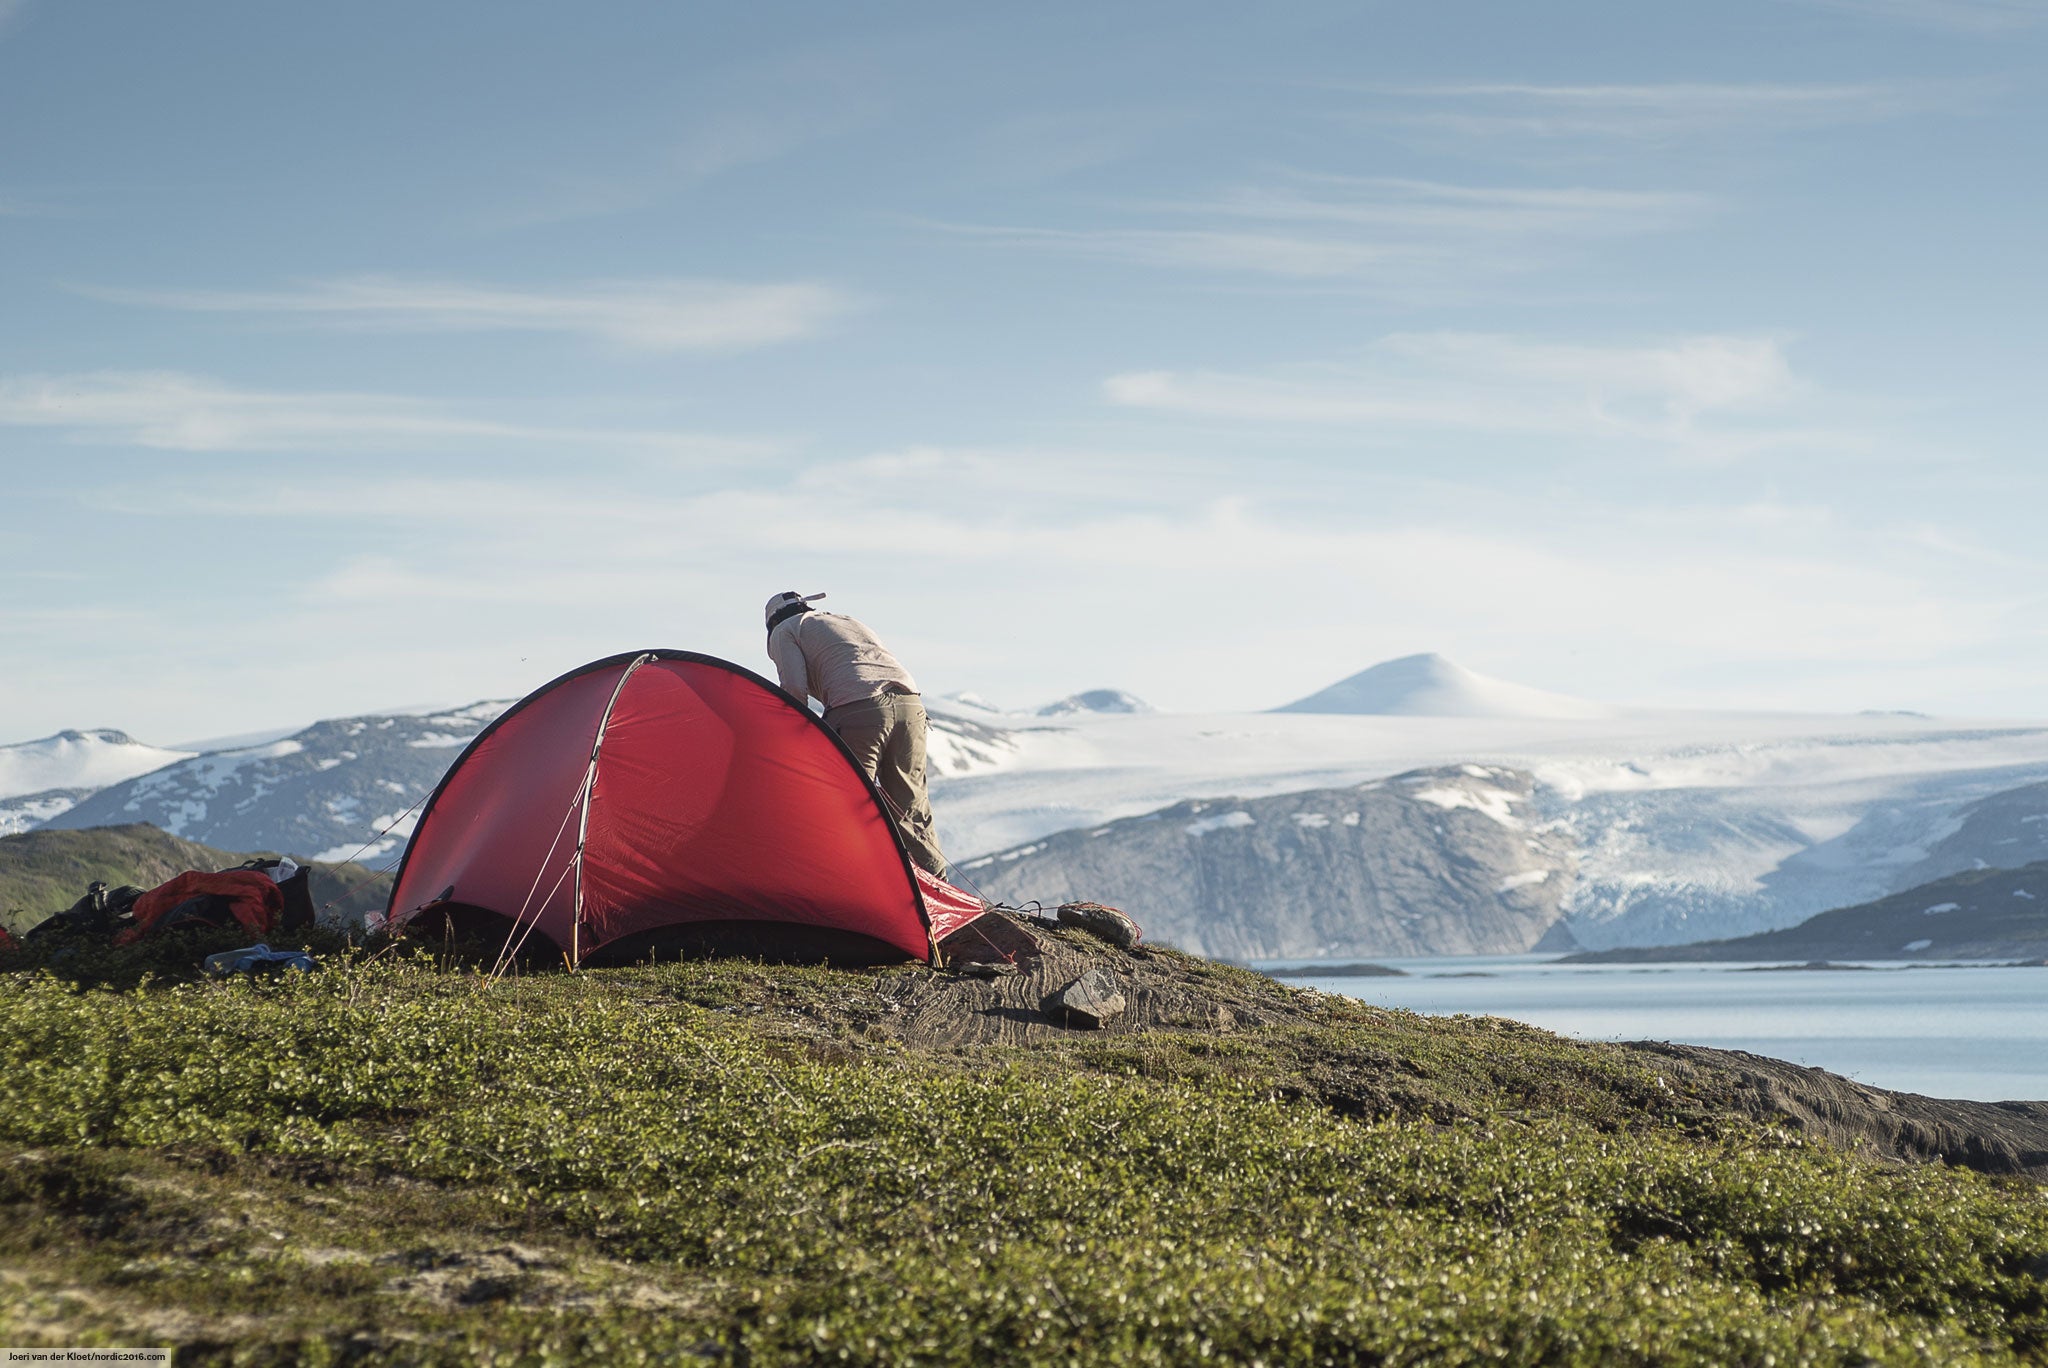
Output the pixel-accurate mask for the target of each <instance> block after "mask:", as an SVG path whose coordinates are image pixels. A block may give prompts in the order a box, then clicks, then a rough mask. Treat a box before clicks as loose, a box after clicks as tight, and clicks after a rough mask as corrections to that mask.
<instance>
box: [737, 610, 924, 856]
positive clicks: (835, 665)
mask: <svg viewBox="0 0 2048 1368" xmlns="http://www.w3.org/2000/svg"><path fill="white" fill-rule="evenodd" d="M823 597H825V596H824V595H823V594H798V593H796V592H794V591H790V592H786V593H781V594H777V595H775V597H773V598H771V599H769V600H768V610H767V615H768V658H769V659H770V660H772V661H774V662H775V677H776V679H777V680H778V681H779V682H780V683H781V685H782V688H783V691H784V692H785V693H787V694H789V696H790V697H792V698H794V699H796V700H797V701H798V702H799V703H802V702H804V701H805V700H806V699H809V698H815V699H817V700H818V701H819V702H820V703H823V704H824V705H825V724H826V725H827V726H829V727H831V728H832V730H833V731H835V732H837V733H839V739H840V740H842V741H844V742H845V743H846V748H847V749H848V750H850V751H852V752H853V758H854V759H856V760H858V761H859V762H860V767H861V768H862V769H863V770H865V771H866V772H867V776H868V778H869V780H871V781H872V782H873V783H874V785H875V787H876V788H878V789H880V790H881V791H882V796H883V797H884V798H886V799H888V801H889V807H890V809H891V816H892V817H893V818H894V820H895V823H896V830H897V831H898V832H899V833H901V835H902V837H903V844H904V846H905V848H907V849H908V850H909V851H910V858H911V859H913V860H915V861H916V862H917V863H918V864H919V865H921V866H923V867H924V868H925V869H926V870H927V871H929V872H930V873H932V874H934V875H936V876H938V877H939V878H941V879H943V878H945V877H946V857H945V856H944V855H943V854H941V853H940V851H939V838H938V836H937V834H936V833H935V832H934V831H933V830H932V804H931V799H930V798H929V797H927V796H926V794H925V781H924V741H925V715H924V701H923V699H921V698H920V697H919V696H918V692H917V682H916V681H915V680H913V679H912V678H911V677H910V672H909V671H908V670H906V669H904V668H903V666H902V664H901V663H900V662H898V660H897V659H896V657H895V656H893V655H891V654H890V653H889V648H888V647H886V646H884V645H883V644H882V641H881V638H879V637H877V636H876V635H875V634H874V633H873V632H871V631H869V630H868V628H867V626H866V624H864V623H861V622H858V621H856V620H855V619H853V618H850V617H846V616H843V615H842V614H839V613H821V612H818V611H817V610H815V609H813V608H812V607H811V603H812V601H813V600H815V599H821V598H823Z"/></svg>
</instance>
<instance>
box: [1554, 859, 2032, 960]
mask: <svg viewBox="0 0 2048 1368" xmlns="http://www.w3.org/2000/svg"><path fill="white" fill-rule="evenodd" d="M1570 958H1571V959H1572V960H1573V961H1575V962H1582V963H1599V962H1621V963H1643V962H1672V961H1688V962H1690V961H1716V960H1718V961H1731V962H1744V961H1785V962H1788V963H1805V962H1810V961H1816V960H1958V959H1963V960H2016V959H2025V960H2035V959H2042V958H2048V860H2044V861H2041V862H2039V863H2036V864H2031V865H2028V866H2026V867H2025V868H2023V869H1986V870H1973V871H1971V872H1970V873H1967V874H1956V875H1953V876H1951V877H1949V878H1946V879H1937V880H1935V881H1934V882H1933V883H1928V884H1922V885H1920V886H1919V887H1918V888H1909V889H1907V890H1906V891H1905V892H1903V893H1894V894H1893V895H1892V896H1891V897H1889V898H1880V899H1879V900H1878V901H1876V902H1873V903H1864V904H1862V905H1861V906H1857V907H1843V908H1837V909H1836V910H1835V911H1832V912H1823V913H1821V914H1820V915H1819V916H1817V917H1809V918H1807V919H1806V920H1805V921H1803V922H1801V923H1800V924H1799V925H1797V926H1790V927H1787V928H1785V929H1784V930H1783V931H1765V932H1762V933H1760V934H1758V935H1754V936H1737V937H1735V938H1733V939H1730V940H1713V941H1697V942H1695V943H1693V944H1691V945H1668V946H1657V947H1631V948H1628V949H1620V950H1600V951H1591V952H1588V953H1586V954H1582V955H1573V956H1570Z"/></svg>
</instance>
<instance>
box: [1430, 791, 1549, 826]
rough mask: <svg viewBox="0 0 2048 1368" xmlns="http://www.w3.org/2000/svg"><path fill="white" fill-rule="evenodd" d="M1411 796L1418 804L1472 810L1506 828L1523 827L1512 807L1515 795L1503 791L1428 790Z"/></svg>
mask: <svg viewBox="0 0 2048 1368" xmlns="http://www.w3.org/2000/svg"><path fill="white" fill-rule="evenodd" d="M1411 796H1412V797H1413V798H1414V799H1415V801H1416V802H1418V803H1432V804H1434V805H1436V806H1437V807H1440V808H1447V809H1448V808H1471V809H1472V810H1473V811H1474V812H1477V813H1479V814H1481V815H1482V816H1486V817H1491V818H1492V819H1493V820H1494V821H1496V822H1499V823H1500V824H1501V825H1502V826H1505V827H1520V826H1521V825H1522V823H1521V820H1520V819H1519V818H1517V817H1516V816H1515V814H1514V809H1513V807H1512V806H1511V805H1512V804H1513V803H1514V801H1515V795H1514V794H1512V793H1508V792H1506V791H1504V790H1502V789H1492V788H1482V789H1465V788H1427V789H1421V790H1419V791H1417V792H1416V793H1414V794H1413V795H1411Z"/></svg>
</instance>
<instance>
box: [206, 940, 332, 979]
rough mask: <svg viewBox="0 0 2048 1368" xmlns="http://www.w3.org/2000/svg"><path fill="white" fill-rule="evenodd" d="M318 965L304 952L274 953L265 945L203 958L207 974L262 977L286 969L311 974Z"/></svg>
mask: <svg viewBox="0 0 2048 1368" xmlns="http://www.w3.org/2000/svg"><path fill="white" fill-rule="evenodd" d="M319 967H320V965H319V962H318V961H317V960H315V959H314V958H313V957H312V956H311V955H309V954H307V953H306V952H305V951H304V950H273V949H271V948H270V947H269V946H267V945H245V946H243V947H242V948H241V949H240V950H223V951H221V952H220V953H219V954H218V955H208V956H207V957H206V972H207V973H209V974H265V973H277V972H279V971H281V970H285V969H299V970H303V971H304V972H306V973H309V974H310V973H311V972H313V970H315V969H317V968H319Z"/></svg>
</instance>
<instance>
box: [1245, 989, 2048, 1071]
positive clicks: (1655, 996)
mask: <svg viewBox="0 0 2048 1368" xmlns="http://www.w3.org/2000/svg"><path fill="white" fill-rule="evenodd" d="M1378 962H1379V963H1382V964H1385V965H1386V966H1387V967H1388V968H1390V969H1400V970H1402V971H1403V972H1404V973H1405V974H1406V977H1403V978H1380V977H1375V978H1352V977H1340V976H1328V977H1315V978H1299V979H1290V980H1289V982H1292V983H1296V984H1299V985H1300V986H1302V987H1308V988H1319V989H1321V990H1322V991H1324V992H1326V993H1342V994H1345V995H1347V996H1350V997H1355V998H1360V999H1362V1000H1364V1001H1366V1002H1371V1003H1375V1004H1377V1005H1379V1006H1382V1007H1405V1008H1407V1009H1409V1010H1411V1011H1416V1012H1430V1013H1460V1012H1462V1013H1469V1014H1471V1015H1474V1016H1481V1015H1484V1016H1504V1017H1512V1018H1514V1019H1515V1020H1517V1021H1525V1022H1528V1023H1529V1024H1530V1025H1532V1026H1540V1027H1542V1028H1544V1029H1545V1030H1549V1031H1556V1032H1558V1033H1560V1034H1563V1035H1569V1036H1576V1037H1578V1038H1580V1039H1582V1040H1668V1041H1675V1042H1678V1043H1680V1044H1685V1045H1708V1046H1712V1047H1714V1048H1716V1049H1723V1050H1747V1051H1749V1052H1750V1053H1752V1054H1760V1055H1770V1056H1772V1057H1774V1058H1777V1059H1788V1060H1791V1061H1792V1062H1793V1063H1796V1064H1808V1065H1812V1066H1814V1067H1816V1068H1821V1069H1827V1070H1829V1071H1830V1072H1832V1073H1838V1074H1842V1075H1844V1076H1845V1077H1848V1078H1853V1079H1855V1080H1856V1081H1857V1082H1859V1083H1867V1084H1870V1085H1871V1086H1873V1087H1879V1088H1891V1089H1895V1090H1897V1091H1901V1092H1916V1093H1923V1094H1925V1095H1927V1096H1929V1097H1961V1098H1971V1099H1975V1100H1978V1101H1984V1102H2000V1101H2008V1100H2025V1101H2037V1100H2043V1099H2048V968H2039V967H2019V968H1994V967H1986V966H1957V967H1934V966H1922V965H1912V966H1906V965H1900V964H1871V965H1868V966H1864V967H1860V968H1856V969H1836V970H1813V969H1790V968H1783V967H1775V968H1774V967H1766V966H1757V965H1740V964H1627V965H1604V964H1603V965H1586V964H1560V963H1558V962H1557V959H1556V957H1554V956H1547V955H1513V956H1461V957H1457V958H1450V959H1393V960H1381V961H1378ZM1280 963H1282V962H1281V961H1274V962H1272V963H1269V964H1265V965H1261V966H1260V967H1262V968H1274V967H1278V966H1279V964H1280ZM1291 963H1294V964H1299V963H1301V961H1291Z"/></svg>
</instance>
